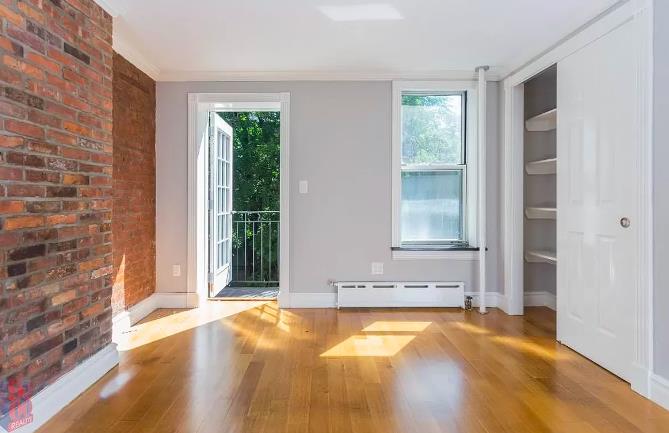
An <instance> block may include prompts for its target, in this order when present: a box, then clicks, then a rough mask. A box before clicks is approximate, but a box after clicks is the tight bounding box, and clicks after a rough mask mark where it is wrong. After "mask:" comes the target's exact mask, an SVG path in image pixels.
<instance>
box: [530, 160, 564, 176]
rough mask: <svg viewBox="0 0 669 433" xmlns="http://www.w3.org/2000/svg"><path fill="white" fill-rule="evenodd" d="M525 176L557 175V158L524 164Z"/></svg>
mask: <svg viewBox="0 0 669 433" xmlns="http://www.w3.org/2000/svg"><path fill="white" fill-rule="evenodd" d="M525 171H526V172H527V174H555V173H557V158H548V159H542V160H540V161H532V162H528V163H527V164H525Z"/></svg>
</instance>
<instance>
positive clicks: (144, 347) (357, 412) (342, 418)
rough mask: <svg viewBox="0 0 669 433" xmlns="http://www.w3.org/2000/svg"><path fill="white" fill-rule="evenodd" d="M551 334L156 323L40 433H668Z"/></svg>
mask: <svg viewBox="0 0 669 433" xmlns="http://www.w3.org/2000/svg"><path fill="white" fill-rule="evenodd" d="M554 335H555V315H554V313H553V312H552V311H550V310H548V309H544V308H539V309H529V310H528V314H527V315H526V316H524V317H510V316H506V315H505V314H504V313H502V312H499V311H497V310H493V311H492V312H491V313H490V314H488V315H486V316H481V315H479V314H478V313H476V312H471V313H465V312H462V311H460V310H441V309H427V310H425V309H420V310H419V309H402V310H386V309H371V310H369V309H361V310H340V311H337V310H334V309H327V310H282V311H280V310H278V308H277V306H276V303H274V302H236V303H232V302H225V303H222V302H218V303H212V304H209V305H208V307H207V308H205V309H201V310H189V311H170V312H166V311H158V312H155V313H153V314H152V316H150V317H149V318H147V319H146V320H145V321H143V323H142V324H140V325H138V326H136V327H135V328H134V330H133V332H132V333H129V334H128V339H127V341H125V342H124V343H123V344H122V346H123V349H124V351H123V352H122V354H121V364H120V366H119V367H118V368H116V369H114V370H112V371H111V372H110V373H109V374H107V375H106V376H105V377H104V378H103V379H102V380H100V381H99V382H98V383H97V384H95V385H94V386H93V387H92V388H91V389H89V390H88V391H87V392H86V393H85V394H83V395H82V396H81V397H79V398H78V399H77V400H75V401H74V402H73V403H72V404H71V405H69V406H68V407H67V408H66V409H65V410H64V411H62V412H61V413H60V414H58V415H57V416H56V417H55V418H54V419H52V420H51V421H50V422H49V424H47V425H45V426H44V427H43V428H42V429H41V430H40V431H41V432H48V433H60V432H68V433H84V432H95V433H121V432H123V433H140V432H143V433H147V432H160V433H163V432H198V433H209V432H267V433H269V432H315V433H320V432H323V433H327V432H342V433H348V432H352V433H357V432H360V433H363V432H364V433H368V432H379V433H388V432H402V433H430V432H444V433H445V432H448V433H451V432H467V433H498V432H499V433H541V432H558V433H609V432H616V433H636V432H644V433H646V432H653V433H656V432H669V412H667V411H665V410H663V409H661V408H660V407H658V406H656V405H654V404H653V403H651V402H649V401H648V400H645V399H644V398H642V397H640V396H639V395H637V394H636V393H634V392H633V391H631V390H630V388H629V385H628V384H626V383H624V382H622V381H621V380H620V379H618V378H617V377H615V376H613V375H611V374H610V373H608V372H607V371H605V370H603V369H601V368H599V367H598V366H596V365H594V364H593V363H591V362H589V361H588V360H586V359H584V358H582V357H580V356H579V355H577V354H576V353H574V352H572V351H571V350H569V349H568V348H566V347H564V346H561V345H559V344H558V343H556V342H555V337H554Z"/></svg>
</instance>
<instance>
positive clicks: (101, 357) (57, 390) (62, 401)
mask: <svg viewBox="0 0 669 433" xmlns="http://www.w3.org/2000/svg"><path fill="white" fill-rule="evenodd" d="M118 363H119V355H118V351H117V350H116V345H115V344H110V345H108V346H106V347H104V348H103V349H102V350H99V351H98V352H97V353H96V354H94V355H93V356H91V357H90V358H88V359H86V360H85V361H84V362H82V363H81V364H79V365H77V366H76V367H75V368H74V369H72V370H70V371H68V372H67V373H65V374H64V375H63V376H61V377H60V378H58V380H56V381H55V382H54V383H52V384H51V385H49V386H47V387H46V388H44V389H43V390H42V391H40V392H38V393H37V395H35V396H34V397H32V399H31V402H32V409H33V422H32V423H30V424H28V425H26V426H24V427H21V428H19V429H17V430H14V431H15V432H16V433H32V432H34V431H37V429H38V428H39V427H40V426H42V425H44V424H45V423H46V422H47V421H49V419H51V418H52V417H53V416H54V415H56V414H57V413H58V412H60V411H61V410H62V409H63V408H64V407H65V406H67V405H68V404H70V402H72V401H73V400H74V399H75V398H77V397H78V396H79V395H80V394H81V393H83V392H84V391H86V389H88V388H89V387H90V386H91V385H93V384H94V383H95V382H97V381H98V380H99V379H100V378H101V377H102V376H104V375H105V374H106V373H107V372H108V371H109V370H111V369H113V368H114V367H116V366H117V365H118Z"/></svg>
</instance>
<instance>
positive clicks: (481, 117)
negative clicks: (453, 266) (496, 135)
mask: <svg viewBox="0 0 669 433" xmlns="http://www.w3.org/2000/svg"><path fill="white" fill-rule="evenodd" d="M488 69H489V67H488V66H479V67H478V68H476V71H477V72H478V78H479V83H478V109H479V113H478V142H479V148H478V151H479V164H478V173H479V176H478V177H479V179H478V183H479V194H478V199H479V218H478V219H479V227H478V229H479V236H478V238H479V313H481V314H486V313H487V312H488V311H487V308H486V299H485V294H486V245H487V242H486V223H487V219H486V198H487V195H486V178H487V176H486V172H487V165H486V113H487V108H486V90H487V85H486V78H485V73H486V71H487V70H488Z"/></svg>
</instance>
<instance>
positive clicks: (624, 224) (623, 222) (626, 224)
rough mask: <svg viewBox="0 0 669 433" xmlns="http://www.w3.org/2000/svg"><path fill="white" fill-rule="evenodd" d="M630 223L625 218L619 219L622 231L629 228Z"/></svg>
mask: <svg viewBox="0 0 669 433" xmlns="http://www.w3.org/2000/svg"><path fill="white" fill-rule="evenodd" d="M630 224H632V223H631V221H630V219H629V218H627V217H623V218H620V226H621V227H622V228H624V229H626V228H629V226H630Z"/></svg>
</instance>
